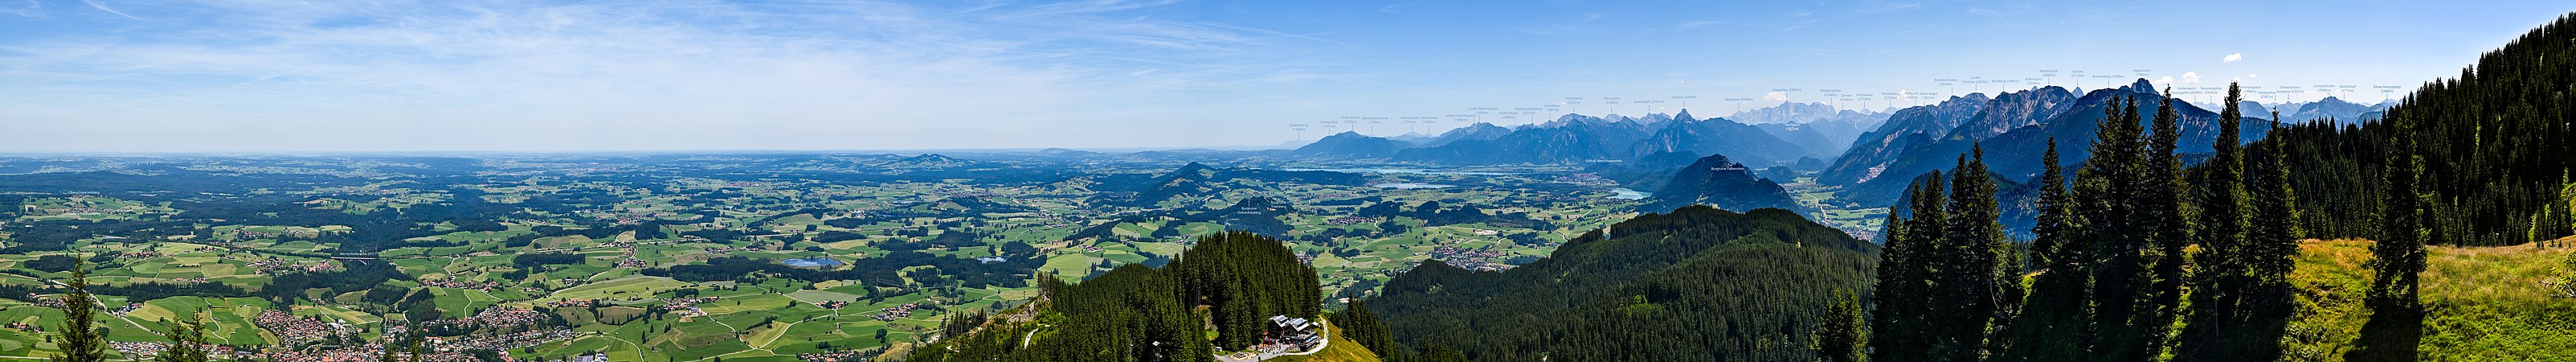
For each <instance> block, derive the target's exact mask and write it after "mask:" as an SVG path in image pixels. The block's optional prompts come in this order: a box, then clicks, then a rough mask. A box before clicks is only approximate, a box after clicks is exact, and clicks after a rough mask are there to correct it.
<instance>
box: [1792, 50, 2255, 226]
mask: <svg viewBox="0 0 2576 362" xmlns="http://www.w3.org/2000/svg"><path fill="white" fill-rule="evenodd" d="M2069 96H2070V94H2068V93H2067V91H2066V90H2065V89H2062V88H2057V87H2042V88H2036V89H2031V90H2025V91H2020V92H2013V93H2005V94H2002V95H1999V96H1996V97H1994V98H1987V97H1986V96H1985V95H1983V94H1969V95H1967V96H1961V97H1952V98H1951V99H1950V100H1948V101H1943V102H1941V103H1940V104H1934V105H1927V106H1918V107H1913V108H1906V109H1903V110H1898V111H1896V113H1895V114H1894V115H1892V116H1890V117H1889V118H1888V122H1887V124H1886V125H1883V126H1880V127H1879V129H1878V130H1876V131H1871V132H1870V133H1868V134H1866V135H1863V136H1862V137H1861V140H1860V141H1859V142H1858V143H1855V144H1854V145H1853V147H1852V149H1851V150H1850V151H1847V152H1845V153H1844V154H1843V155H1842V157H1839V158H1836V159H1835V160H1834V165H1833V166H1832V167H1828V168H1826V169H1825V171H1824V172H1822V173H1819V174H1817V177H1818V181H1819V182H1823V183H1826V184H1832V185H1842V186H1844V187H1845V190H1844V194H1843V195H1842V196H1843V197H1844V198H1845V200H1848V201H1850V202H1855V203H1859V204H1861V205H1887V204H1890V203H1894V202H1895V201H1896V200H1897V198H1898V197H1899V196H1900V195H1898V194H1899V193H1901V191H1902V190H1903V189H1904V187H1905V184H1906V183H1907V182H1908V181H1910V180H1912V179H1914V178H1915V176H1917V175H1921V174H1923V173H1925V172H1930V171H1933V170H1946V169H1948V168H1949V167H1950V166H1952V165H1954V164H1955V163H1956V161H1957V159H1958V157H1959V156H1960V155H1964V154H1966V153H1967V152H1968V151H1969V148H1970V146H1973V145H1979V144H1982V145H1983V146H1984V147H1985V149H1986V164H1987V165H1989V167H1990V168H1991V170H1992V171H1993V172H1995V173H1996V174H1997V175H2000V176H2001V177H2003V178H2005V179H2008V180H2028V179H2030V178H2031V177H2034V176H2036V175H2037V174H2038V173H2039V171H2040V170H2041V169H2042V165H2040V156H2041V153H2042V151H2043V149H2044V148H2045V147H2046V146H2047V142H2048V140H2049V138H2050V137H2055V138H2056V140H2057V147H2058V153H2059V156H2060V161H2061V162H2064V163H2065V164H2067V165H2073V164H2077V163H2080V162H2083V161H2084V158H2085V157H2086V150H2087V149H2088V147H2089V146H2090V145H2091V144H2092V141H2093V132H2094V129H2095V126H2097V125H2098V123H2099V122H2101V120H2102V115H2103V110H2102V107H2103V105H2106V104H2108V103H2109V102H2110V101H2111V100H2113V99H2116V98H2131V99H2136V100H2138V101H2140V102H2146V103H2145V104H2143V105H2141V107H2140V109H2139V110H2138V111H2139V112H2141V113H2142V114H2146V115H2147V116H2146V117H2142V118H2146V119H2147V121H2149V122H2151V121H2152V119H2153V118H2154V117H2153V113H2154V112H2155V108H2156V105H2155V102H2157V100H2158V99H2159V97H2160V96H2159V95H2158V93H2157V90H2156V88H2155V86H2154V85H2153V84H2149V83H2148V82H2147V81H2146V80H2144V79H2141V80H2138V81H2137V83H2135V84H2131V85H2128V86H2124V87H2121V88H2114V89H2097V90H2093V91H2092V92H2088V93H2086V94H2085V95H2084V96H2082V97H2077V98H2072V99H2069ZM2174 107H2175V108H2176V110H2177V112H2178V113H2179V114H2181V117H2182V118H2181V122H2180V123H2181V128H2182V133H2183V138H2182V142H2181V144H2180V146H2181V147H2182V150H2183V152H2184V153H2186V154H2192V153H2198V154H2206V153H2209V152H2211V151H2210V149H2211V145H2212V144H2215V142H2216V140H2215V138H2217V135H2218V130H2217V122H2218V113H2217V112H2216V111H2213V110H2209V109H2203V108H2200V107H2198V106H2196V105H2193V104H2190V103H2188V102H2184V101H2182V100H2180V99H2175V100H2174ZM2264 116H2268V115H2258V114H2254V113H2252V112H2248V113H2247V114H2246V120H2245V122H2246V123H2245V124H2244V126H2243V128H2242V137H2241V138H2240V139H2239V140H2237V142H2246V141H2251V140H2256V139H2262V137H2263V135H2264V134H2265V132H2266V131H2268V130H2267V129H2266V128H2265V126H2266V125H2268V124H2269V123H2268V122H2269V120H2268V119H2265V118H2263V117H2264Z"/></svg>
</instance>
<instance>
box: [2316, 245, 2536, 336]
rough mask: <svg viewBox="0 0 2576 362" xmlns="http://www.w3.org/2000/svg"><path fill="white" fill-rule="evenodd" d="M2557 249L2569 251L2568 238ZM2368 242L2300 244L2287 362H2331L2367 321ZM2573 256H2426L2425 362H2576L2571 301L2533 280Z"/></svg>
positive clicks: (2477, 252)
mask: <svg viewBox="0 0 2576 362" xmlns="http://www.w3.org/2000/svg"><path fill="white" fill-rule="evenodd" d="M2557 244H2558V245H2576V238H2570V239H2561V240H2560V241H2559V242H2558V243H2557ZM2370 245H2371V242H2369V241H2349V240H2334V241H2308V242H2305V243H2302V244H2301V245H2300V249H2301V250H2300V251H2301V252H2300V254H2299V260H2298V262H2299V270H2298V271H2297V272H2296V273H2294V274H2293V275H2292V277H2291V279H2292V283H2295V284H2297V285H2298V287H2299V288H2300V296H2299V302H2300V304H2301V307H2302V310H2301V312H2300V313H2299V315H2297V316H2296V317H2293V318H2294V319H2293V320H2292V321H2291V324H2290V335H2289V336H2287V337H2285V338H2284V339H2285V340H2284V343H2285V344H2287V345H2288V347H2289V352H2290V355H2289V357H2290V359H2292V360H2303V361H2333V360H2340V359H2341V358H2342V354H2343V352H2344V351H2346V350H2348V349H2350V348H2351V346H2350V344H2351V341H2352V340H2353V339H2354V338H2355V337H2356V336H2358V335H2359V333H2360V330H2361V325H2362V323H2364V322H2366V321H2368V320H2369V317H2370V313H2369V311H2368V310H2367V309H2365V308H2363V307H2362V305H2361V299H2362V293H2363V291H2364V290H2366V289H2368V287H2369V285H2370V273H2369V267H2367V266H2366V265H2367V264H2366V263H2367V262H2368V261H2369V260H2370ZM2570 251H2576V248H2563V247H2561V248H2546V249H2544V248H2538V247H2535V246H2532V245H2520V246H2508V247H2488V248H2452V247H2434V248H2432V254H2431V256H2430V257H2429V258H2428V262H2429V263H2428V264H2429V267H2428V268H2427V270H2425V272H2424V275H2423V280H2422V285H2421V291H2422V294H2421V295H2422V298H2423V301H2424V303H2425V305H2426V306H2427V308H2428V313H2427V315H2426V316H2425V317H2424V319H2425V320H2424V339H2423V342H2422V343H2421V344H2420V345H2419V347H2420V348H2421V352H2422V355H2423V357H2424V358H2425V359H2426V360H2436V361H2567V360H2576V299H2568V298H2553V297H2549V296H2548V295H2547V294H2546V293H2547V292H2546V287H2545V286H2543V285H2542V284H2541V282H2542V281H2544V280H2548V279H2549V278H2550V273H2552V272H2554V271H2555V270H2556V268H2557V267H2558V265H2559V262H2560V261H2561V260H2564V258H2566V257H2567V254H2568V253H2569V252H2570Z"/></svg>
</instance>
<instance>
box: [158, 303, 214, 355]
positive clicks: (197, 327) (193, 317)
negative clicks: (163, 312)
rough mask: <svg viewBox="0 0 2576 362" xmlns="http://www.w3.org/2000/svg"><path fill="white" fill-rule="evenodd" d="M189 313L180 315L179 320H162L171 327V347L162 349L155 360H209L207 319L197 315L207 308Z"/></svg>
mask: <svg viewBox="0 0 2576 362" xmlns="http://www.w3.org/2000/svg"><path fill="white" fill-rule="evenodd" d="M187 313H188V315H187V316H183V317H180V318H179V319H178V320H177V321H168V320H165V321H162V323H165V324H168V325H169V327H170V335H169V338H170V346H169V348H163V349H161V355H159V356H153V358H152V360H153V361H154V362H206V361H208V358H207V356H206V347H208V346H209V344H208V343H207V342H206V321H205V320H204V319H201V318H198V317H197V315H199V314H203V313H205V310H203V309H199V310H192V311H188V312H187Z"/></svg>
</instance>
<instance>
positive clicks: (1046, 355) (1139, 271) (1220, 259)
mask: <svg viewBox="0 0 2576 362" xmlns="http://www.w3.org/2000/svg"><path fill="white" fill-rule="evenodd" d="M1038 280H1039V283H1040V285H1041V286H1042V287H1043V288H1044V289H1045V292H1046V299H1045V302H1043V303H1038V304H1036V305H1035V306H1032V307H1023V308H1022V309H1016V310H1013V311H1010V312H1007V313H1003V314H1002V315H997V316H993V317H990V318H986V317H981V316H974V317H961V318H957V319H953V320H952V321H951V322H950V323H949V325H948V326H946V329H945V330H946V332H945V334H948V335H950V336H952V337H949V338H947V339H945V340H944V341H942V342H939V343H933V344H930V345H928V346H926V347H922V348H921V349H920V350H919V351H918V352H915V353H914V354H913V355H912V356H910V357H909V358H908V359H907V360H908V361H917V362H938V361H996V360H1001V361H1066V362H1073V361H1212V360H1214V359H1215V358H1214V357H1215V356H1214V355H1212V354H1210V353H1209V351H1210V348H1221V349H1224V350H1228V351H1239V350H1243V349H1244V348H1245V347H1248V346H1251V345H1252V344H1253V343H1255V342H1257V341H1258V340H1259V339H1260V338H1261V333H1262V331H1263V330H1264V328H1265V325H1266V324H1267V323H1269V320H1268V319H1267V318H1269V317H1270V316H1287V317H1289V318H1308V319H1312V318H1316V317H1319V316H1321V315H1322V309H1321V303H1322V300H1323V290H1322V289H1321V288H1319V287H1317V283H1316V275H1315V269H1314V268H1313V267H1308V266H1306V265H1305V264H1304V263H1302V262H1301V261H1299V260H1298V259H1297V255H1296V254H1295V253H1292V252H1290V251H1289V250H1288V248H1287V247H1285V246H1283V245H1281V244H1280V242H1279V240H1276V239H1271V238H1269V237H1264V236H1261V235H1259V234H1253V233H1246V232H1227V233H1222V234H1216V235H1210V236H1207V237H1203V238H1200V239H1199V241H1198V244H1197V245H1196V246H1193V247H1191V248H1190V249H1189V250H1187V251H1183V252H1182V253H1181V257H1180V259H1178V260H1175V261H1173V262H1172V263H1171V264H1170V265H1169V266H1167V267H1165V268H1162V269H1154V268H1152V267H1147V266H1144V265H1143V264H1128V265H1126V266H1121V267H1119V268H1118V269H1115V270H1111V271H1109V272H1108V273H1107V274H1102V275H1100V276H1099V277H1096V278H1092V279H1091V280H1088V281H1084V282H1082V283H1080V284H1070V285H1068V284H1065V283H1063V282H1061V281H1058V280H1056V279H1054V278H1040V279H1038ZM1199 308H1205V309H1204V310H1203V311H1195V310H1197V309H1199ZM1209 326H1214V328H1209ZM1211 336H1212V337H1214V340H1213V341H1211V340H1210V339H1209V337H1211Z"/></svg>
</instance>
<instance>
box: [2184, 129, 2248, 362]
mask: <svg viewBox="0 0 2576 362" xmlns="http://www.w3.org/2000/svg"><path fill="white" fill-rule="evenodd" d="M2239 97H2240V93H2238V91H2237V86H2236V85H2235V84H2228V86H2227V98H2226V102H2225V103H2224V104H2225V108H2223V109H2222V110H2221V111H2219V112H2218V139H2217V142H2215V143H2213V144H2212V147H2213V148H2215V149H2216V150H2217V152H2216V153H2214V154H2212V155H2211V156H2210V158H2209V161H2207V162H2205V163H2203V164H2201V170H2202V171H2201V173H2200V182H2199V183H2200V185H2201V188H2202V189H2201V190H2200V193H2199V195H2200V200H2199V202H2198V203H2196V205H2198V206H2199V207H2200V214H2199V221H2198V222H2197V223H2195V225H2194V226H2197V227H2198V228H2199V232H2197V233H2194V234H2193V239H2195V240H2197V241H2198V243H2199V244H2200V253H2199V254H2198V255H2194V257H2193V258H2192V260H2191V261H2192V266H2193V267H2194V268H2193V269H2194V274H2193V279H2192V291H2191V310H2190V311H2189V313H2190V317H2189V319H2188V322H2187V323H2188V324H2186V325H2185V327H2184V328H2183V333H2182V336H2181V337H2182V339H2181V340H2179V341H2177V342H2176V344H2175V346H2174V355H2175V358H2176V359H2181V360H2232V359H2233V358H2234V357H2235V356H2237V355H2238V349H2240V348H2242V347H2241V346H2240V343H2239V342H2238V340H2239V339H2241V338H2253V337H2254V336H2250V335H2247V334H2246V333H2245V331H2243V330H2241V328H2242V327H2245V325H2244V321H2243V320H2242V318H2243V317H2244V316H2243V315H2242V313H2243V311H2242V308H2241V306H2240V305H2241V304H2242V303H2243V302H2244V299H2245V297H2246V295H2247V293H2248V292H2249V291H2248V290H2247V288H2249V287H2250V286H2251V284H2252V281H2251V280H2249V279H2250V278H2251V277H2252V275H2253V271H2252V270H2250V266H2249V265H2247V264H2246V261H2245V258H2246V257H2247V254H2248V250H2247V247H2246V240H2245V233H2246V230H2247V229H2249V228H2251V226H2250V225H2249V224H2248V222H2247V220H2246V214H2245V212H2246V210H2247V209H2248V208H2250V207H2251V205H2249V204H2248V203H2247V202H2246V199H2247V196H2246V193H2245V187H2244V181H2245V180H2244V176H2243V175H2244V173H2245V172H2244V169H2245V156H2244V152H2243V146H2241V143H2239V141H2238V139H2239V138H2240V133H2239V132H2240V131H2239V129H2238V126H2239V125H2240V124H2242V122H2243V119H2242V117H2243V113H2242V112H2243V111H2242V110H2239V109H2237V101H2238V100H2239Z"/></svg>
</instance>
